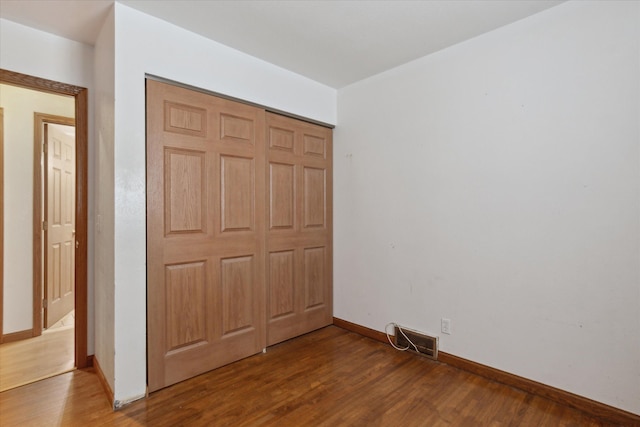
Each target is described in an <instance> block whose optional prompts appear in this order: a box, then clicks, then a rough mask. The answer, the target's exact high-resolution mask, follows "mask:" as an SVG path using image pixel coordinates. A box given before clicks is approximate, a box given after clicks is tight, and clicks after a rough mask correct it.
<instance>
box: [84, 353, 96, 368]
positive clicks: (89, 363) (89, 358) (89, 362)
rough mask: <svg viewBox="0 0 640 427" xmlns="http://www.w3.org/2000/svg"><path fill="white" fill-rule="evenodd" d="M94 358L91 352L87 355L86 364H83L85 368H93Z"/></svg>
mask: <svg viewBox="0 0 640 427" xmlns="http://www.w3.org/2000/svg"><path fill="white" fill-rule="evenodd" d="M94 358H95V356H94V355H93V354H90V355H88V356H87V366H85V368H93V359H94Z"/></svg>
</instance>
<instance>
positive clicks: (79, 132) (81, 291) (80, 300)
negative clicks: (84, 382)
mask: <svg viewBox="0 0 640 427" xmlns="http://www.w3.org/2000/svg"><path fill="white" fill-rule="evenodd" d="M0 83H6V84H10V85H13V86H20V87H23V88H27V89H33V90H38V91H41V92H47V93H53V94H57V95H66V96H72V97H74V99H75V121H76V123H75V126H76V242H77V245H78V246H77V248H76V253H75V257H76V264H75V290H76V296H75V319H76V325H75V330H74V333H75V365H76V368H79V369H80V368H86V367H87V366H88V365H89V363H88V362H89V361H88V358H87V315H88V314H87V306H88V301H87V296H88V295H87V292H88V291H87V236H88V232H87V228H88V226H87V220H88V207H89V204H88V148H89V144H88V136H89V121H88V119H89V110H88V107H89V104H88V95H89V94H88V90H87V88H84V87H80V86H74V85H69V84H66V83H61V82H56V81H53V80H47V79H43V78H39V77H34V76H29V75H26V74H22V73H17V72H14V71H9V70H4V69H0ZM38 167H39V165H38ZM2 184H3V185H4V177H3V178H2ZM37 202H38V204H39V200H34V205H35V204H36V203H37ZM34 223H35V221H34ZM38 227H39V228H40V224H38ZM0 228H2V229H3V228H4V223H2V224H0ZM34 238H35V236H34ZM0 244H3V243H0ZM0 251H1V250H0ZM3 262H4V260H3V259H0V270H3V264H2V263H3ZM34 263H35V260H34ZM38 268H40V267H39V266H38ZM35 271H37V270H36V269H35V268H34V272H35ZM3 281H4V278H3V276H0V292H2V288H3ZM0 300H2V297H0ZM40 309H41V303H40V304H38V307H34V310H33V313H34V317H35V316H36V313H38V316H39V317H40V316H41V314H40ZM1 316H2V306H1V305H0V318H1ZM34 320H35V319H34ZM36 325H37V324H36V323H35V322H34V328H35V327H36ZM41 327H42V326H41V324H40V328H41ZM0 332H1V331H0ZM1 336H2V335H0V342H1Z"/></svg>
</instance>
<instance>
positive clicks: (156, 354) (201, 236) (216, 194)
mask: <svg viewBox="0 0 640 427" xmlns="http://www.w3.org/2000/svg"><path fill="white" fill-rule="evenodd" d="M264 128H265V123H264V111H263V110H261V109H258V108H255V107H251V106H247V105H244V104H240V103H236V102H232V101H228V100H224V99H220V98H217V97H214V96H211V95H207V94H202V93H199V92H195V91H191V90H186V89H182V88H179V87H175V86H171V85H167V84H164V83H159V82H156V81H151V80H149V81H147V278H148V284H147V304H148V307H147V313H148V314H147V322H148V325H147V326H148V332H147V336H148V382H149V391H154V390H158V389H160V388H162V387H166V386H168V385H170V384H173V383H176V382H178V381H182V380H184V379H187V378H190V377H193V376H195V375H198V374H200V373H202V372H206V371H209V370H211V369H214V368H216V367H219V366H222V365H225V364H227V363H231V362H233V361H235V360H238V359H241V358H243V357H246V356H249V355H252V354H255V353H258V352H260V351H261V350H262V349H263V348H265V347H266V342H265V336H266V331H265V317H266V315H265V285H264V277H265V266H264V260H265V253H264V243H265V226H264V221H265V218H266V214H265V206H264V203H265V197H264V194H265V182H264V177H265V166H264V165H265V163H266V162H265V152H264V147H265V142H264ZM314 179H318V178H317V177H315V178H314ZM313 221H314V222H317V220H316V219H315V217H313Z"/></svg>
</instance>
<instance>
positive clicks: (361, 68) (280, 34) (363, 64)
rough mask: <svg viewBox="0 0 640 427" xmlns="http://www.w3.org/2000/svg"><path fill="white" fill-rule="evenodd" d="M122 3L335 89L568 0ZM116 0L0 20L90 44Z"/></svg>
mask: <svg viewBox="0 0 640 427" xmlns="http://www.w3.org/2000/svg"><path fill="white" fill-rule="evenodd" d="M120 3H122V4H124V5H126V6H129V7H132V8H135V9H138V10H140V11H142V12H144V13H147V14H149V15H153V16H156V17H158V18H160V19H163V20H165V21H168V22H171V23H173V24H175V25H178V26H180V27H183V28H186V29H188V30H190V31H193V32H195V33H198V34H200V35H202V36H205V37H208V38H210V39H213V40H216V41H217V42H220V43H222V44H225V45H227V46H230V47H232V48H235V49H237V50H240V51H242V52H245V53H248V54H250V55H252V56H255V57H257V58H260V59H263V60H265V61H268V62H270V63H272V64H275V65H278V66H280V67H283V68H286V69H288V70H291V71H293V72H296V73H298V74H301V75H303V76H306V77H308V78H310V79H313V80H315V81H318V82H320V83H323V84H325V85H327V86H330V87H333V88H336V89H338V88H341V87H344V86H347V85H349V84H351V83H354V82H356V81H359V80H362V79H364V78H367V77H370V76H372V75H375V74H378V73H380V72H382V71H385V70H388V69H390V68H393V67H396V66H398V65H401V64H404V63H407V62H409V61H412V60H414V59H417V58H420V57H422V56H425V55H428V54H430V53H433V52H436V51H438V50H441V49H444V48H446V47H448V46H452V45H454V44H456V43H460V42H462V41H464V40H467V39H470V38H473V37H476V36H478V35H480V34H483V33H486V32H488V31H491V30H493V29H496V28H498V27H501V26H503V25H507V24H509V23H511V22H514V21H517V20H519V19H522V18H525V17H527V16H529V15H533V14H535V13H538V12H540V11H542V10H545V9H548V8H550V7H553V6H556V5H558V4H560V3H562V1H561V0H510V1H507V0H457V1H446V0H444V1H439V0H429V1H417V0H414V1H403V0H397V1H383V0H378V1H367V0H352V1H326V0H325V1H279V0H278V1H276V0H261V1H258V0H255V1H222V0H216V1H211V0H163V1H149V0H120ZM112 4H113V0H91V1H89V0H61V1H57V0H0V18H5V19H8V20H11V21H14V22H18V23H20V24H24V25H27V26H30V27H34V28H37V29H40V30H43V31H47V32H50V33H53V34H57V35H60V36H63V37H66V38H69V39H72V40H76V41H80V42H83V43H87V44H94V42H95V40H96V37H97V35H98V32H99V30H100V27H101V23H102V21H103V20H104V18H105V17H106V16H107V14H108V12H109V10H110V8H111V5H112Z"/></svg>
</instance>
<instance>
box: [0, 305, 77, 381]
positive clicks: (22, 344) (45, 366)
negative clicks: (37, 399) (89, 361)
mask: <svg viewBox="0 0 640 427" xmlns="http://www.w3.org/2000/svg"><path fill="white" fill-rule="evenodd" d="M73 342H74V324H73V313H71V314H69V315H68V316H66V317H65V318H63V319H62V320H60V321H59V322H58V323H56V325H54V326H52V327H51V328H49V329H48V330H46V331H44V332H43V333H42V335H40V336H39V337H35V338H29V339H26V340H21V341H16V342H10V343H5V344H2V345H0V391H5V390H9V389H12V388H15V387H19V386H21V385H24V384H29V383H32V382H34V381H38V380H41V379H43V378H48V377H51V376H53V375H58V374H60V373H62V372H68V371H70V370H72V369H73V368H74V365H75V360H74V348H73Z"/></svg>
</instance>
